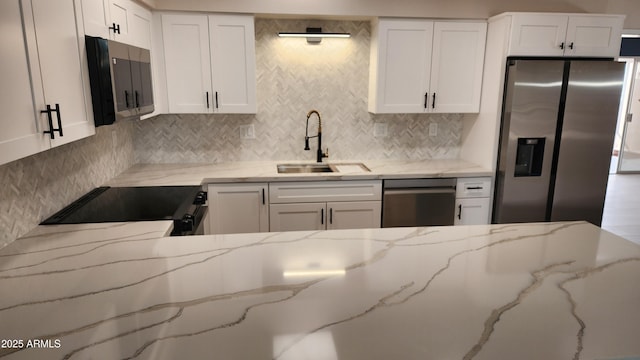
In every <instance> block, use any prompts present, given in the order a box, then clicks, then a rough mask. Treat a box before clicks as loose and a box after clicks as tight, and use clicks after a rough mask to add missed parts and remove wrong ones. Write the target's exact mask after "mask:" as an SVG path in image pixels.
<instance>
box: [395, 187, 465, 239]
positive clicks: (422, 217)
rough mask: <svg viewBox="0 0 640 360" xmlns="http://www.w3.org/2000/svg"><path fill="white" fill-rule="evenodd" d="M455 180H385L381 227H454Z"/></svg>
mask: <svg viewBox="0 0 640 360" xmlns="http://www.w3.org/2000/svg"><path fill="white" fill-rule="evenodd" d="M455 186H456V179H403V180H385V181H384V189H383V200H382V227H396V226H431V225H453V221H454V216H455V199H456V188H455Z"/></svg>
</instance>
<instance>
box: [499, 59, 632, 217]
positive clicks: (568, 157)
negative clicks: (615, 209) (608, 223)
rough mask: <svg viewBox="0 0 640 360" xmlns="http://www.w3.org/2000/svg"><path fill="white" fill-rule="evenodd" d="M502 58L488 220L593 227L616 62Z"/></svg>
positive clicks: (617, 85)
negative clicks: (500, 107) (496, 149)
mask: <svg viewBox="0 0 640 360" xmlns="http://www.w3.org/2000/svg"><path fill="white" fill-rule="evenodd" d="M507 62H508V65H507V76H506V80H505V95H504V100H503V110H502V111H503V113H502V122H501V129H500V145H499V153H498V166H497V174H496V186H495V196H494V207H493V222H494V223H511V222H539V221H565V220H586V221H589V222H591V223H593V224H595V225H598V226H599V225H600V224H601V222H602V211H603V208H604V200H605V195H606V188H607V180H608V175H609V165H610V162H611V152H612V148H613V141H614V133H615V128H616V121H617V115H618V106H619V101H620V95H621V92H622V85H623V79H624V64H622V63H618V62H615V61H611V60H564V59H560V60H554V59H551V60H538V59H535V60H531V59H511V58H510V59H508V60H507Z"/></svg>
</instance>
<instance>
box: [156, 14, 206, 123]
mask: <svg viewBox="0 0 640 360" xmlns="http://www.w3.org/2000/svg"><path fill="white" fill-rule="evenodd" d="M162 37H163V42H164V58H165V67H166V74H167V95H168V99H169V112H170V113H208V112H211V94H212V88H211V63H210V55H209V20H208V18H207V16H206V15H182V14H180V15H177V14H176V15H173V14H172V15H162Z"/></svg>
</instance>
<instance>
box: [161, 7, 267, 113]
mask: <svg viewBox="0 0 640 360" xmlns="http://www.w3.org/2000/svg"><path fill="white" fill-rule="evenodd" d="M162 36H163V44H164V54H165V67H166V75H167V95H168V102H169V112H170V113H245V114H252V113H256V110H257V109H256V75H255V66H256V65H255V32H254V24H253V17H252V16H246V15H202V14H163V15H162Z"/></svg>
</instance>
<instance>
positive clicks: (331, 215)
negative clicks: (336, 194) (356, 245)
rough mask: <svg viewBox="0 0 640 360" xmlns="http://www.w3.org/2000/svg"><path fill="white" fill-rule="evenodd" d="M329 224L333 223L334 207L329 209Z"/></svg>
mask: <svg viewBox="0 0 640 360" xmlns="http://www.w3.org/2000/svg"><path fill="white" fill-rule="evenodd" d="M329 224H333V208H330V209H329Z"/></svg>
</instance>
